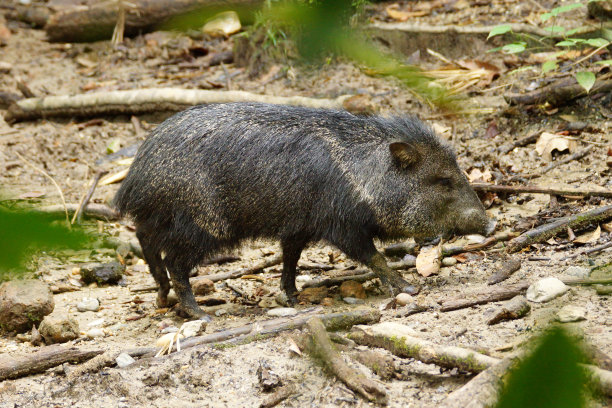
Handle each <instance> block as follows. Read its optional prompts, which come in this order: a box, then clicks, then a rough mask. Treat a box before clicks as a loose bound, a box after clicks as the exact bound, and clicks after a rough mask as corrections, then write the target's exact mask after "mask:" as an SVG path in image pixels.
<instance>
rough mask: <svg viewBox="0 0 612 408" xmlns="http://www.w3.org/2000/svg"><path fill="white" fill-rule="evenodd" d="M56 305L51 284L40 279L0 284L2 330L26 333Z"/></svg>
mask: <svg viewBox="0 0 612 408" xmlns="http://www.w3.org/2000/svg"><path fill="white" fill-rule="evenodd" d="M54 307H55V303H54V302H53V294H52V293H51V290H50V289H49V286H48V285H47V284H45V283H44V282H41V281H38V280H14V281H10V282H4V283H3V284H2V285H1V286H0V331H5V332H12V331H15V332H17V333H24V332H26V331H28V330H30V329H31V328H32V326H34V325H35V324H38V323H39V322H40V321H42V319H43V318H44V317H45V316H46V315H48V314H50V313H51V312H52V311H53V308H54Z"/></svg>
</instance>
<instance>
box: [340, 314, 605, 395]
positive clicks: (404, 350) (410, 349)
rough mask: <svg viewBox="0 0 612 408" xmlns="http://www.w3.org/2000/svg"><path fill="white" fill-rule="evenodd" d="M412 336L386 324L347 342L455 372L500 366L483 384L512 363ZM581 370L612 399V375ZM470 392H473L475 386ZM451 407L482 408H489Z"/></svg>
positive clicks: (356, 333)
mask: <svg viewBox="0 0 612 408" xmlns="http://www.w3.org/2000/svg"><path fill="white" fill-rule="evenodd" d="M412 333H414V330H412V329H411V328H410V327H408V326H405V325H401V324H397V323H391V322H385V323H378V324H375V325H372V326H357V327H355V328H354V329H353V331H352V332H351V333H350V334H349V338H350V339H351V340H353V341H355V342H356V343H358V344H362V345H366V346H370V347H381V348H384V349H386V350H388V351H390V352H391V353H393V354H395V355H396V356H398V357H404V358H406V357H409V358H415V359H417V360H419V361H422V362H423V363H426V364H437V365H439V366H441V367H447V368H458V369H460V370H465V371H470V372H485V371H486V370H487V369H489V368H490V367H494V366H496V365H497V364H500V363H503V364H502V365H501V366H499V367H498V368H497V369H495V370H491V371H490V372H489V374H487V375H483V377H484V379H483V377H481V380H483V381H484V382H485V383H486V382H489V383H490V382H491V381H494V382H497V381H496V380H495V378H496V377H497V378H499V377H500V375H501V376H503V375H505V374H507V373H508V370H507V368H509V367H510V366H511V365H512V361H510V362H506V363H504V362H505V361H506V360H500V359H498V358H495V357H490V356H487V355H485V354H481V353H478V352H476V351H474V350H470V349H466V348H463V347H451V346H441V345H438V344H434V343H432V342H430V341H428V340H424V339H420V338H417V337H414V336H413V334H412ZM523 356H525V354H522V355H521V356H519V357H517V358H518V359H519V360H520V359H521V358H523ZM581 366H582V367H583V368H584V369H585V370H586V371H587V373H588V375H589V376H590V378H591V380H592V381H593V382H594V383H595V385H597V386H598V387H599V389H600V390H601V391H602V392H603V393H604V394H606V395H608V396H612V372H610V371H607V370H603V369H601V368H599V367H596V366H593V365H587V364H581ZM504 370H505V371H504ZM502 372H503V373H502ZM471 388H472V389H473V390H475V389H476V388H475V386H474V385H473V386H471ZM495 388H496V387H495ZM468 391H469V390H468ZM490 391H492V389H491V388H489V389H488V392H490ZM464 392H465V391H464ZM453 406H461V407H466V406H469V407H481V406H483V407H484V406H489V405H480V404H476V405H471V404H467V405H453Z"/></svg>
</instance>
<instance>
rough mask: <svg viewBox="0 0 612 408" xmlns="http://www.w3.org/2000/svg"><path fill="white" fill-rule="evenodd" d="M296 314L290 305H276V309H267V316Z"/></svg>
mask: <svg viewBox="0 0 612 408" xmlns="http://www.w3.org/2000/svg"><path fill="white" fill-rule="evenodd" d="M296 314H297V310H295V309H294V308H292V307H277V308H276V309H270V310H268V316H275V317H287V316H295V315H296Z"/></svg>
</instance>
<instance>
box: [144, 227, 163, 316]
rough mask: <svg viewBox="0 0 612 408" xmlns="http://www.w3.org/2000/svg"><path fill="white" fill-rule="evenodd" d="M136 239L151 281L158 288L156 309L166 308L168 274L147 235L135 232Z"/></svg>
mask: <svg viewBox="0 0 612 408" xmlns="http://www.w3.org/2000/svg"><path fill="white" fill-rule="evenodd" d="M136 237H137V238H138V241H139V242H140V246H141V247H142V254H143V255H144V258H145V261H146V262H147V264H148V265H149V271H150V272H151V275H153V279H155V282H156V283H157V286H159V288H158V290H157V307H167V306H168V292H169V291H170V281H169V280H168V272H167V271H166V267H165V266H164V263H163V261H162V259H161V256H160V254H159V253H157V251H156V250H155V249H153V248H154V247H153V246H152V245H151V243H150V241H149V238H148V235H147V234H146V233H144V232H142V231H141V230H137V231H136Z"/></svg>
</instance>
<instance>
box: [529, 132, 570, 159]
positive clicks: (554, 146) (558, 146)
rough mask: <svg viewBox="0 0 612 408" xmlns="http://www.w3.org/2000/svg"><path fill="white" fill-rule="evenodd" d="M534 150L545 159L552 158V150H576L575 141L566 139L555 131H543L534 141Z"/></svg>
mask: <svg viewBox="0 0 612 408" xmlns="http://www.w3.org/2000/svg"><path fill="white" fill-rule="evenodd" d="M535 148H536V151H537V152H538V154H539V155H540V156H542V158H543V159H544V160H546V161H551V160H552V152H553V150H557V151H559V152H563V151H565V150H569V151H570V153H571V152H573V151H574V150H576V141H575V140H572V139H568V138H566V137H563V136H561V135H558V134H555V133H548V132H543V133H542V134H541V135H540V138H539V139H538V142H537V143H536V146H535Z"/></svg>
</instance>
